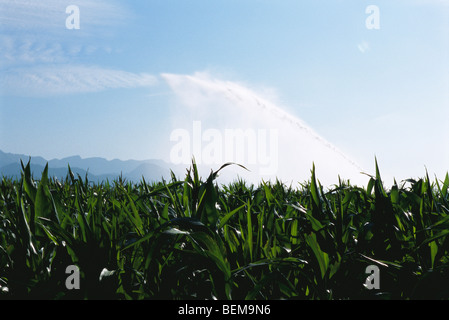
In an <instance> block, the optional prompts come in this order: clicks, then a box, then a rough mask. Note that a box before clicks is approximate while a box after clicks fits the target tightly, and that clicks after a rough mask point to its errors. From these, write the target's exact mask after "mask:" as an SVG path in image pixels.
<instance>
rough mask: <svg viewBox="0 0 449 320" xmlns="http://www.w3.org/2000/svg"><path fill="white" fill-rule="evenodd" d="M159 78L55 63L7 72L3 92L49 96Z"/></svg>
mask: <svg viewBox="0 0 449 320" xmlns="http://www.w3.org/2000/svg"><path fill="white" fill-rule="evenodd" d="M157 82H158V80H157V78H156V77H155V76H153V75H150V74H146V73H140V74H136V73H131V72H126V71H121V70H113V69H107V68H101V67H98V66H92V67H91V66H73V65H53V66H41V67H35V68H27V69H17V70H13V71H8V72H4V73H3V74H2V76H0V87H1V88H3V89H4V92H3V94H12V95H23V96H48V95H61V94H73V93H88V92H98V91H103V90H108V89H119V88H138V87H151V86H154V85H156V84H157Z"/></svg>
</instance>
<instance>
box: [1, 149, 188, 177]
mask: <svg viewBox="0 0 449 320" xmlns="http://www.w3.org/2000/svg"><path fill="white" fill-rule="evenodd" d="M20 161H22V162H23V163H24V164H27V163H28V161H30V164H31V172H32V174H33V176H34V178H35V179H40V177H41V175H42V171H43V170H44V168H45V166H46V165H47V163H48V174H49V176H50V177H56V178H58V179H65V178H66V177H67V174H68V166H69V165H70V169H71V170H72V172H73V173H74V174H79V175H80V176H81V177H83V178H84V177H85V176H86V175H87V178H88V179H89V181H94V182H102V181H105V180H109V181H113V180H115V179H117V178H118V177H119V176H122V177H124V178H126V179H127V180H128V181H133V182H140V181H141V180H142V177H144V178H145V180H146V181H160V180H161V179H162V178H164V179H166V180H169V179H170V177H171V175H170V170H172V171H173V172H174V173H175V174H176V175H184V173H185V168H181V167H180V166H173V165H171V164H168V163H166V162H164V161H163V160H158V159H152V160H118V159H114V160H107V159H104V158H100V157H92V158H84V159H83V158H81V157H80V156H71V157H67V158H63V159H52V160H47V159H44V158H43V157H40V156H37V157H34V156H33V157H32V156H29V155H24V154H13V153H6V152H3V151H2V150H0V176H5V177H12V178H20V176H21V170H22V167H21V164H20Z"/></svg>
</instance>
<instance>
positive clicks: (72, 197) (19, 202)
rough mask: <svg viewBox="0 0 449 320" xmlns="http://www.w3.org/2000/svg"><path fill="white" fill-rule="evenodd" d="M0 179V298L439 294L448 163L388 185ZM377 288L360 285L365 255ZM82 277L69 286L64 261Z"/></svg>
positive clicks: (446, 245)
mask: <svg viewBox="0 0 449 320" xmlns="http://www.w3.org/2000/svg"><path fill="white" fill-rule="evenodd" d="M228 165H231V164H229V163H228V164H225V165H223V166H222V167H221V168H220V169H219V170H218V171H215V172H211V173H210V175H209V176H208V177H207V179H205V180H204V181H203V180H202V178H200V177H199V174H198V170H197V167H196V164H195V162H194V161H193V163H192V167H191V168H190V169H188V170H187V172H186V176H185V179H184V180H181V181H180V180H178V179H177V178H176V177H175V176H174V175H172V179H171V181H169V182H166V181H160V182H158V183H152V184H149V183H147V182H146V181H145V180H144V179H142V181H141V182H140V183H139V184H132V183H129V182H126V181H124V180H123V179H122V178H121V177H118V178H117V180H115V181H113V182H112V183H110V182H106V183H103V184H92V183H90V182H89V181H88V180H87V178H85V179H83V178H82V177H80V176H77V177H75V175H74V174H73V172H72V171H71V170H70V167H69V168H68V174H67V177H66V179H65V181H57V180H55V179H49V178H48V168H47V167H46V168H45V170H44V172H43V173H42V176H41V178H40V180H35V179H34V178H33V177H32V176H31V170H30V163H28V164H27V165H24V164H22V169H23V171H22V178H21V179H19V180H12V179H7V178H3V179H2V180H1V181H0V299H17V298H19V299H35V298H38V299H136V300H137V299H447V298H449V290H448V289H447V288H449V286H448V285H449V274H448V272H449V231H448V230H449V192H448V191H449V175H446V177H445V179H444V181H438V180H436V181H435V182H432V181H431V180H430V179H429V177H428V175H426V177H425V178H423V179H419V180H412V179H410V180H407V181H404V182H402V184H401V185H398V184H397V183H396V182H395V183H394V185H393V186H392V187H391V188H390V189H388V190H387V189H385V188H384V185H383V182H382V179H381V176H380V170H379V168H378V166H377V161H376V168H375V171H376V174H375V175H374V176H371V177H370V181H369V183H368V185H367V186H366V188H360V187H357V186H351V185H350V184H349V182H344V181H340V183H339V184H338V185H335V186H331V187H330V188H329V189H327V190H326V189H325V188H323V186H321V184H320V182H319V181H318V180H317V179H316V175H315V168H314V167H313V169H312V171H311V179H310V181H308V182H307V183H304V184H302V185H300V186H298V187H297V188H293V187H291V186H290V187H288V186H286V185H284V184H283V183H282V182H280V181H276V182H275V183H272V182H261V184H260V185H259V186H254V185H246V184H245V182H244V181H241V180H237V181H235V182H233V183H231V184H228V185H222V186H218V185H217V184H216V181H215V179H216V177H217V174H218V173H219V171H220V170H223V169H225V167H226V166H228ZM372 264H375V265H377V266H378V267H379V268H380V277H381V288H380V289H379V290H368V289H367V288H365V287H364V286H363V284H364V283H365V279H366V278H367V276H368V275H367V274H365V269H366V267H367V266H368V265H372ZM69 265H76V266H78V267H79V270H80V276H81V282H80V284H81V287H80V289H79V290H68V289H67V288H66V286H65V281H66V279H67V277H68V274H66V273H65V270H66V268H67V266H69Z"/></svg>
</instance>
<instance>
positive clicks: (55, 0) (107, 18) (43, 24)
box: [0, 0, 129, 33]
mask: <svg viewBox="0 0 449 320" xmlns="http://www.w3.org/2000/svg"><path fill="white" fill-rule="evenodd" d="M73 4H76V6H78V7H79V8H80V18H81V22H82V24H83V25H84V26H110V25H113V24H117V23H118V22H120V21H123V20H124V18H126V17H128V16H129V12H128V11H127V10H126V9H125V7H123V6H122V5H120V4H118V3H117V2H116V1H104V0H99V1H89V0H77V1H75V3H74V2H73V1H68V0H46V1H33V0H2V2H1V3H0V8H1V10H0V21H1V24H2V29H3V30H6V31H11V30H19V31H36V32H41V31H46V32H52V33H55V32H61V31H64V30H65V20H66V18H67V16H68V15H67V13H66V8H67V7H68V6H69V5H73Z"/></svg>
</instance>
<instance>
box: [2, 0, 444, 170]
mask: <svg viewBox="0 0 449 320" xmlns="http://www.w3.org/2000/svg"><path fill="white" fill-rule="evenodd" d="M69 5H76V6H77V7H78V8H79V10H80V15H79V18H80V29H73V30H69V29H67V28H66V24H65V22H66V19H67V17H69V14H67V13H66V11H65V10H66V8H67V6H69ZM369 5H375V6H376V7H377V8H378V9H379V18H380V20H379V21H380V25H379V27H380V28H379V29H368V28H367V27H366V19H367V18H369V16H370V14H367V13H366V11H365V10H366V8H367V7H368V6H369ZM0 9H1V11H0V25H1V27H0V72H1V73H0V149H1V150H3V151H6V152H13V153H25V154H31V155H39V156H43V157H46V158H48V159H52V158H62V157H66V156H71V155H74V154H79V155H81V156H82V157H90V156H100V157H105V158H108V159H112V158H120V159H131V158H132V159H148V158H164V159H167V157H168V154H169V150H168V148H167V146H169V145H170V140H169V137H170V132H172V130H173V129H174V128H176V126H178V127H179V125H180V123H181V122H180V121H181V120H182V119H187V118H188V119H190V116H187V114H191V112H192V109H189V108H187V107H185V105H188V104H189V102H188V101H186V99H193V98H192V97H191V96H189V95H183V94H181V93H182V92H184V91H183V90H185V89H184V87H182V86H181V85H180V84H179V83H177V85H176V86H174V83H173V81H175V80H174V79H178V80H179V79H184V80H183V81H184V82H183V84H187V82H188V81H190V80H191V78H189V79H190V80H186V79H187V78H174V77H164V75H166V74H169V75H178V76H187V75H191V76H192V75H198V74H207V77H202V78H201V79H208V80H207V81H210V83H215V84H217V83H222V82H220V81H228V82H232V83H238V84H239V85H240V86H241V87H242V88H250V89H251V90H252V92H257V94H258V95H260V96H263V97H265V98H267V99H268V100H269V101H272V102H274V103H275V104H276V105H279V106H281V107H282V109H283V110H285V111H287V112H288V113H290V114H291V115H292V116H294V117H296V118H298V119H301V120H302V121H304V122H305V123H307V125H308V126H309V127H310V128H313V130H314V131H315V132H317V133H318V134H319V135H320V136H321V137H324V138H325V139H326V140H327V141H329V142H330V143H332V144H333V145H335V146H336V147H338V148H339V149H340V150H342V151H343V152H344V153H345V154H347V155H349V156H350V157H351V158H352V159H354V160H355V161H356V162H357V163H359V164H360V166H361V167H363V168H366V170H369V171H370V172H372V170H373V166H374V156H377V158H378V161H379V163H380V166H381V170H382V171H385V172H386V174H387V175H390V176H395V177H398V178H408V177H412V176H413V177H414V176H422V175H423V174H425V168H426V167H427V169H428V170H429V172H430V173H431V174H433V173H436V174H438V176H440V177H441V175H443V174H445V173H446V171H447V170H448V167H449V145H448V144H447V142H446V140H447V136H448V135H449V129H448V126H447V119H448V116H449V1H447V0H396V1H391V0H388V1H387V0H375V1H360V0H346V1H342V0H341V1H337V0H323V1H315V0H313V1H312V0H307V1H298V0H296V1H288V0H282V1H263V0H239V1H236V0H226V1H223V0H214V1H210V0H207V1H206V0H192V1H180V0H176V1H174V0H164V1H154V0H147V1H118V0H113V1H110V0H109V1H106V0H98V1H87V0H70V1H65V0H47V1H31V0H15V1H12V0H0ZM168 79H171V80H170V81H172V82H170V81H169V80H168ZM178 80H177V81H178ZM201 90H202V91H201V92H202V93H201V94H204V91H205V90H206V91H207V86H203V87H202V89H201ZM195 101H196V100H195ZM201 101H204V99H203V100H201ZM198 103H200V102H198ZM195 110H196V111H195V112H198V114H199V111H198V110H199V109H195ZM207 110H210V109H208V107H207V106H204V107H203V109H202V111H201V112H202V113H207ZM189 112H190V113H189ZM210 112H213V111H211V110H210ZM209 118H210V117H209ZM175 120H176V121H175ZM248 122H249V120H248ZM175 123H176V125H175ZM239 123H240V125H242V123H241V122H239ZM244 123H245V122H243V125H244ZM184 125H185V126H191V124H190V125H189V124H188V123H185V124H184ZM214 126H215V127H217V129H219V125H218V124H217V123H214V122H213V121H211V124H210V127H214ZM282 142H285V143H288V141H282ZM280 156H281V157H283V156H287V155H280ZM442 178H443V177H442Z"/></svg>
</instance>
